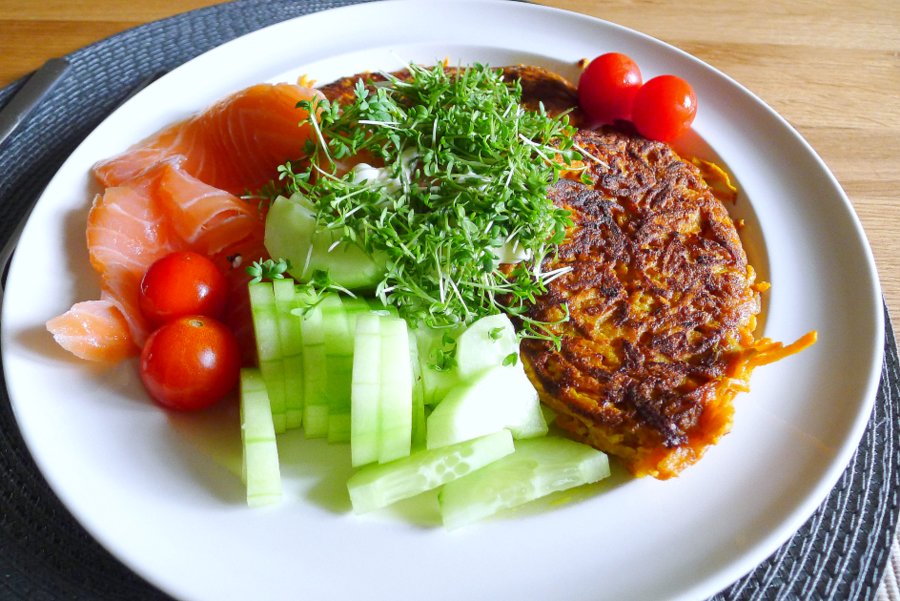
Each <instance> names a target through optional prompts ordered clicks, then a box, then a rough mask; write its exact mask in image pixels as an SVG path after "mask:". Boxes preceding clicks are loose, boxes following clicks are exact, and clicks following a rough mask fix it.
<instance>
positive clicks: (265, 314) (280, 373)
mask: <svg viewBox="0 0 900 601" xmlns="http://www.w3.org/2000/svg"><path fill="white" fill-rule="evenodd" d="M249 292H250V310H251V314H252V317H253V330H254V334H255V338H256V354H257V357H258V358H259V369H260V371H261V373H262V377H263V380H264V381H265V383H266V390H267V391H268V395H269V401H270V402H271V404H272V418H273V420H274V423H275V431H276V432H279V433H280V432H284V431H285V428H286V426H287V420H286V410H287V400H286V397H287V393H286V389H285V372H284V361H283V356H282V344H281V333H280V330H279V326H278V315H277V308H276V304H275V292H274V289H273V287H272V283H271V282H258V283H253V284H250V285H249Z"/></svg>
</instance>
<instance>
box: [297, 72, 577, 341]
mask: <svg viewBox="0 0 900 601" xmlns="http://www.w3.org/2000/svg"><path fill="white" fill-rule="evenodd" d="M409 74H410V76H409V78H408V79H399V78H397V77H395V76H393V75H390V74H385V77H386V81H381V82H376V83H371V82H370V87H367V86H366V84H365V83H364V82H363V81H362V80H360V81H358V82H357V84H356V87H355V99H354V100H353V102H352V103H350V104H348V105H345V106H341V105H339V104H338V103H332V102H329V101H328V100H326V99H322V98H317V99H315V100H313V101H303V102H300V103H299V104H298V106H299V107H302V108H304V109H306V110H307V111H308V112H309V115H310V117H309V118H308V119H307V121H308V123H309V124H310V126H311V128H312V131H313V132H315V133H314V135H313V136H311V137H312V138H313V139H312V140H310V141H309V142H307V148H306V152H307V155H308V156H309V158H310V163H309V164H310V165H311V167H309V168H308V169H306V170H303V171H298V172H295V171H294V169H293V167H292V165H291V164H290V163H287V164H285V165H283V166H282V167H280V168H279V174H280V179H281V180H282V181H283V182H284V184H285V191H286V193H288V194H293V193H300V194H302V195H304V196H306V197H307V198H308V199H309V200H310V201H312V203H313V204H314V206H315V207H316V208H317V209H318V213H317V222H318V224H319V227H321V228H328V229H331V230H333V231H336V232H338V233H339V234H340V236H341V237H342V239H343V240H351V241H355V242H357V243H358V244H360V245H361V246H362V247H363V248H364V249H365V250H366V251H367V252H369V253H370V254H374V253H376V252H378V253H383V254H384V255H386V256H387V262H386V264H387V269H386V273H385V275H384V278H383V279H382V280H381V282H380V283H379V284H378V285H377V287H376V290H375V294H376V296H377V297H379V298H380V299H381V300H382V302H384V303H385V304H393V305H395V306H396V307H397V309H398V310H399V312H400V314H401V315H402V316H404V317H405V318H407V320H409V321H411V322H413V323H415V322H416V321H418V320H422V321H424V322H425V323H426V324H428V325H430V326H434V327H442V326H450V325H454V324H457V323H460V322H463V323H468V322H471V321H473V320H475V319H477V318H479V317H482V316H485V315H490V314H494V313H497V312H506V313H509V314H511V315H514V316H518V317H519V319H520V321H521V322H522V326H523V328H524V335H526V336H532V337H540V338H550V339H552V338H551V337H549V336H548V335H547V331H546V329H545V328H544V326H545V325H547V324H544V323H541V322H535V321H533V320H531V319H529V318H527V317H526V316H525V315H524V312H525V311H526V309H527V308H528V305H529V304H531V303H533V302H534V300H535V297H536V296H538V295H540V294H542V293H543V292H545V291H546V284H547V283H548V282H549V281H550V280H551V279H552V278H553V277H557V276H559V275H561V273H563V272H564V271H557V272H553V273H542V272H541V262H542V261H543V260H544V258H545V257H547V256H548V255H551V254H552V253H554V252H555V251H556V247H557V246H558V245H559V244H560V243H561V242H562V241H563V239H564V237H565V232H566V228H567V227H568V226H569V225H571V220H570V217H569V213H568V211H566V210H564V209H561V208H558V207H556V206H555V205H554V204H553V203H552V202H551V201H550V199H549V198H548V196H547V192H548V189H549V187H550V186H551V185H552V184H553V183H554V182H556V181H557V180H558V179H559V177H560V174H561V172H562V171H563V170H567V169H568V170H571V169H573V167H572V163H573V162H574V161H577V160H579V159H580V158H581V157H580V155H579V154H578V153H577V152H576V151H575V149H574V148H573V141H572V136H573V134H574V131H575V130H574V128H573V127H571V126H570V125H569V123H568V117H567V116H566V115H560V116H557V117H550V116H548V115H547V114H546V112H545V111H544V108H543V105H541V107H540V110H539V111H537V112H535V111H529V110H527V109H525V108H524V107H523V106H522V105H521V103H520V100H521V96H522V90H521V86H520V84H519V82H518V81H505V80H504V78H503V74H502V71H501V70H499V69H492V68H490V67H487V66H484V65H477V64H476V65H472V66H468V67H466V68H463V69H446V68H445V67H444V66H443V65H442V64H438V65H436V66H434V67H433V68H425V67H421V66H416V65H410V66H409ZM359 153H366V154H368V155H370V156H372V157H374V159H373V160H372V161H371V162H374V163H379V164H383V172H381V175H382V176H381V177H377V178H372V177H370V178H368V179H367V178H365V177H360V174H359V173H358V172H356V171H353V170H351V171H350V172H349V173H344V172H343V171H345V170H346V167H344V168H343V169H342V167H341V161H342V160H344V159H347V158H349V157H353V156H356V155H358V154H359ZM370 173H371V171H370ZM507 243H510V244H516V245H517V247H518V248H517V250H519V254H520V256H525V257H527V258H526V259H525V260H523V261H521V262H519V263H516V264H514V265H510V266H508V267H507V272H506V273H504V271H502V270H501V269H500V267H499V265H500V260H499V258H498V256H497V255H496V254H495V253H496V251H497V250H498V249H500V248H501V247H503V246H504V244H507ZM521 251H524V252H521Z"/></svg>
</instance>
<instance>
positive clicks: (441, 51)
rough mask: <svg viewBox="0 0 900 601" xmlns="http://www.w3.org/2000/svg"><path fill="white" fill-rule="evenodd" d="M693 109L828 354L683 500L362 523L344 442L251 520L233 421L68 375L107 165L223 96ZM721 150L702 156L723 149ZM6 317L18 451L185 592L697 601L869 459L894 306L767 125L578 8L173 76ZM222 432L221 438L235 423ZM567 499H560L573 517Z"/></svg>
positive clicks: (710, 79) (427, 20) (13, 285)
mask: <svg viewBox="0 0 900 601" xmlns="http://www.w3.org/2000/svg"><path fill="white" fill-rule="evenodd" d="M613 50H615V51H620V52H625V53H627V54H629V55H631V56H632V57H633V58H634V59H635V60H636V61H637V62H638V64H640V66H641V69H642V70H643V73H644V76H645V78H646V79H649V78H650V77H652V76H654V75H657V74H661V73H677V74H679V75H681V76H682V77H684V78H686V79H687V80H688V81H690V82H691V83H692V84H693V86H694V88H695V89H696V91H697V95H698V97H699V103H700V111H699V115H698V117H697V121H696V123H695V126H694V130H695V134H696V135H694V136H693V137H692V138H691V139H690V140H689V144H688V145H689V146H691V147H693V148H694V149H696V150H697V151H698V152H701V153H703V154H708V155H710V156H713V154H712V152H713V151H714V153H715V154H716V155H718V156H719V157H720V159H721V160H722V161H723V162H724V163H725V164H726V165H727V167H728V168H729V169H730V171H731V172H732V173H733V174H734V175H735V178H736V180H737V183H738V185H739V186H740V189H741V192H742V194H741V198H740V200H739V201H738V203H737V204H736V205H735V207H734V211H735V213H736V214H738V215H740V216H744V217H746V218H747V219H748V227H747V229H746V232H745V233H746V239H747V244H748V247H749V249H750V252H751V257H752V259H753V260H754V261H755V263H756V264H757V266H758V267H759V269H760V271H761V272H762V273H763V275H764V277H765V278H767V279H769V280H770V281H771V283H772V286H773V287H772V290H771V292H770V293H769V294H768V297H767V317H766V321H765V334H766V335H768V336H771V337H774V338H776V339H779V340H784V341H791V340H793V339H795V338H797V337H798V336H800V335H801V334H803V333H804V332H806V331H807V330H810V329H818V331H819V335H820V341H819V343H818V344H817V345H815V347H813V348H811V349H809V350H807V351H805V352H803V353H802V354H800V355H798V356H794V357H791V358H789V359H786V360H784V361H782V362H779V363H777V364H775V365H771V366H768V367H764V368H760V369H759V370H758V371H757V372H756V373H755V374H754V376H753V380H752V388H753V390H752V392H751V393H750V394H745V395H741V396H739V397H738V399H737V415H736V420H735V427H734V431H733V432H732V433H731V434H730V435H728V436H727V437H725V439H724V440H723V441H722V442H721V443H720V444H719V445H718V446H717V447H715V448H713V449H712V450H711V451H710V452H709V453H708V454H707V456H706V457H705V458H704V459H703V461H701V462H700V463H699V464H698V465H696V466H695V467H692V468H690V469H688V470H687V471H686V472H684V474H683V475H682V476H681V477H679V478H677V479H675V480H671V481H667V482H658V481H655V480H652V479H642V480H631V479H628V478H618V479H617V481H616V482H613V483H611V484H606V485H604V486H600V487H597V488H592V489H590V490H589V491H587V492H585V493H579V494H576V495H572V496H570V497H569V498H568V499H567V500H568V502H563V503H560V502H556V503H554V504H553V507H552V510H546V508H541V506H540V504H539V506H538V508H532V509H528V510H526V511H522V512H519V513H518V514H517V515H515V516H512V517H510V516H507V517H503V518H498V519H494V520H491V521H487V522H485V523H482V524H480V525H477V526H474V527H470V528H467V529H463V530H460V531H454V532H451V533H448V532H445V531H444V530H443V529H442V528H441V527H438V526H436V520H437V518H436V514H435V512H434V506H433V501H434V499H433V498H428V499H425V500H424V501H418V502H412V503H406V504H402V506H401V507H400V508H399V509H398V510H396V511H385V512H383V513H380V514H378V515H371V516H367V517H356V516H354V515H352V514H351V513H350V512H349V503H348V501H347V499H346V496H345V494H344V491H343V479H344V478H345V477H346V475H347V473H348V468H347V467H346V463H347V458H348V453H347V450H346V447H340V446H329V445H327V444H326V443H324V442H321V441H304V440H303V439H302V436H290V437H287V438H286V439H285V440H284V441H283V442H284V444H283V447H282V451H283V454H284V455H288V457H286V458H285V464H286V465H285V467H284V471H285V477H286V500H285V502H284V503H283V504H281V505H280V506H278V507H275V508H271V509H263V510H251V509H248V508H246V507H245V506H244V505H243V503H242V489H241V484H240V481H239V478H238V477H237V475H236V474H235V466H239V465H240V463H239V461H240V460H239V445H238V430H237V426H236V421H235V416H234V414H233V413H231V412H229V411H226V410H223V411H220V412H219V414H217V415H212V416H208V417H205V418H202V419H192V418H190V417H185V416H170V415H167V414H166V413H164V412H163V411H160V410H158V409H157V408H156V407H154V406H152V405H151V404H150V403H149V402H148V401H147V399H146V398H145V395H144V393H143V390H142V388H141V385H140V383H139V381H138V379H137V377H136V372H135V366H134V365H133V364H126V365H122V366H119V367H117V368H113V369H101V368H92V367H91V366H88V365H85V364H84V363H81V362H78V361H76V360H73V359H71V358H70V357H67V356H66V355H65V353H64V352H63V351H61V350H59V349H58V348H57V347H56V346H54V344H53V343H52V341H51V339H50V337H49V336H48V335H47V334H46V332H45V331H44V329H43V323H44V322H45V320H47V319H48V318H49V317H52V316H54V315H56V314H58V313H60V312H62V311H63V310H65V309H66V308H68V307H69V306H70V305H71V304H72V303H73V302H74V301H77V300H83V299H88V298H92V297H95V296H96V294H97V288H98V284H97V278H96V277H95V275H94V274H93V273H92V272H91V270H90V268H89V266H88V261H87V253H86V250H85V248H84V243H83V239H84V238H83V236H84V224H85V218H86V215H87V209H88V206H89V200H90V192H91V188H90V184H89V176H88V171H89V168H90V166H91V164H92V163H93V162H94V161H95V160H98V159H100V158H104V157H107V156H110V155H112V154H114V153H116V152H118V151H120V150H122V149H123V148H125V147H127V146H128V145H130V144H132V143H134V142H136V141H138V140H139V139H141V138H143V137H145V136H147V135H149V134H151V133H153V132H154V131H156V130H158V129H159V128H161V127H162V126H164V125H166V124H169V123H171V122H173V121H175V120H177V119H179V118H182V117H184V116H186V115H188V114H190V113H192V112H195V111H198V110H200V109H202V108H204V107H205V106H206V105H208V104H210V103H211V102H213V101H215V100H216V99H218V98H220V97H222V96H224V95H226V94H228V93H229V92H232V91H235V90H237V89H239V88H242V87H244V86H246V85H250V84H253V83H257V82H259V81H264V80H270V81H278V80H291V79H293V78H294V77H296V76H297V75H298V74H299V73H308V74H309V75H310V76H312V77H313V78H315V79H317V80H319V81H322V82H325V81H328V80H330V79H333V78H336V77H339V76H342V75H346V74H350V73H354V72H357V71H360V70H365V69H376V68H389V69H392V68H397V67H400V66H402V64H403V62H404V61H409V60H414V61H422V62H433V61H435V60H437V59H442V58H444V57H449V59H450V61H451V62H453V63H456V62H462V63H466V62H470V61H475V60H477V61H481V62H487V63H490V64H494V65H502V64H508V63H516V62H526V63H536V64H540V65H545V66H549V67H551V68H554V69H557V70H559V71H561V72H563V73H565V74H568V75H569V76H572V77H574V76H575V73H576V71H575V67H574V63H575V62H576V61H577V60H578V59H579V58H582V57H592V56H595V55H597V54H600V53H602V52H606V51H613ZM703 141H705V142H706V143H707V144H708V146H706V145H705V144H704V143H703ZM8 290H9V291H8V293H7V296H6V299H5V304H4V307H3V319H2V328H3V330H2V345H3V353H4V354H3V364H4V366H5V369H6V378H7V382H8V386H9V391H10V396H11V400H12V403H13V408H14V410H15V414H16V417H17V420H18V423H19V425H20V427H21V429H22V432H23V434H24V437H25V440H26V442H27V444H28V446H29V449H30V450H31V452H32V454H33V455H34V458H35V460H36V461H37V463H38V465H39V467H40V469H41V470H42V472H43V474H44V475H45V476H46V478H47V480H48V481H49V483H50V485H51V486H52V487H53V490H54V491H55V492H56V493H57V494H58V495H59V497H60V498H61V499H62V500H63V502H64V503H65V504H66V506H67V507H68V508H69V509H70V510H71V511H72V513H73V514H74V515H75V516H76V517H77V518H78V519H79V520H80V521H81V522H82V523H83V524H84V525H85V526H86V527H87V529H88V530H89V531H90V532H91V533H92V534H93V535H94V536H95V537H96V538H97V539H98V540H99V541H100V542H101V543H102V544H103V545H105V546H106V547H107V548H108V549H109V550H110V551H111V552H112V553H113V554H115V555H116V556H117V557H119V558H120V559H121V560H122V561H124V562H125V563H126V564H127V565H128V566H130V567H131V568H133V569H134V570H135V571H137V572H138V573H140V574H141V575H142V576H144V577H145V578H147V579H148V580H149V581H150V582H152V583H153V584H155V585H157V586H159V587H160V588H162V589H163V590H165V591H167V592H168V593H170V594H172V595H174V596H175V597H178V598H183V599H198V600H199V599H209V600H215V601H222V600H226V599H278V598H300V597H302V598H308V599H326V598H336V599H351V598H365V599H372V600H379V599H398V598H429V599H433V600H435V601H437V600H440V599H467V600H475V599H485V600H488V599H490V600H496V599H567V600H568V601H576V600H581V599H600V598H603V599H656V598H678V599H698V598H702V597H704V596H707V595H711V594H714V593H715V592H717V591H718V590H720V589H722V588H723V587H725V586H727V585H728V584H729V583H731V582H732V581H734V580H735V579H737V578H738V577H740V576H741V575H743V574H744V573H746V572H748V571H749V570H751V569H752V568H753V567H755V566H756V565H757V564H758V563H759V562H761V561H762V560H764V559H765V558H766V557H767V556H768V555H769V554H770V553H772V552H773V551H774V550H775V549H776V548H777V546H778V545H779V544H781V543H782V542H784V541H785V540H786V539H787V538H788V537H789V536H790V535H791V534H792V533H793V532H794V531H795V530H796V529H797V528H798V527H799V526H800V525H801V524H802V522H803V521H804V520H805V519H806V518H807V517H808V516H809V515H811V513H812V512H813V511H814V510H815V508H816V507H817V506H818V504H819V503H820V502H821V501H823V500H824V498H825V496H826V495H827V493H828V492H829V490H830V489H831V488H832V486H833V485H834V483H835V482H836V481H837V479H838V477H839V475H840V474H841V472H842V470H843V469H844V467H845V466H846V464H847V463H848V461H849V459H850V457H851V454H852V452H853V450H854V449H855V448H856V446H857V444H858V441H859V439H860V437H861V435H862V432H863V430H864V427H865V424H866V422H867V419H868V417H869V414H870V410H871V405H872V402H873V399H874V396H875V392H876V388H877V384H878V377H879V369H880V365H881V348H882V347H881V341H882V333H883V324H882V313H881V295H880V291H879V285H878V281H877V276H876V273H875V269H874V264H873V260H872V257H871V253H870V250H869V248H868V246H867V243H866V240H865V237H864V235H863V232H862V230H861V228H860V225H859V222H858V221H857V219H856V217H855V215H854V213H853V211H852V209H851V207H850V204H849V202H848V201H847V198H846V197H845V195H844V194H843V192H842V191H841V189H840V188H839V186H838V184H837V183H836V181H835V180H834V178H833V177H832V176H831V175H830V174H829V172H828V171H827V169H826V168H825V166H824V165H823V163H822V162H821V160H820V159H819V158H818V157H817V156H816V155H815V153H814V152H813V151H812V150H811V149H810V148H809V146H808V145H807V144H806V143H805V142H804V141H803V140H802V139H801V138H800V137H799V136H798V135H797V134H796V133H795V132H794V131H793V130H792V129H791V128H790V127H789V126H788V125H787V124H786V123H785V122H784V120H782V119H781V118H780V117H779V116H778V115H776V114H775V113H774V112H773V111H772V110H770V109H769V108H767V107H766V106H765V105H764V104H763V103H762V102H760V101H759V100H758V99H757V98H755V97H754V96H753V95H751V94H750V93H749V92H748V91H747V90H745V89H743V88H742V87H740V86H739V85H738V84H736V83H735V82H733V81H732V80H730V79H729V78H727V77H726V76H724V75H722V74H721V73H719V72H717V71H715V70H714V69H712V68H710V67H708V66H707V65H705V64H703V63H701V62H700V61H698V60H696V59H694V58H692V57H690V56H688V55H686V54H684V53H683V52H680V51H678V50H676V49H674V48H672V47H670V46H667V45H665V44H662V43H660V42H658V41H656V40H653V39H651V38H649V37H647V36H644V35H641V34H639V33H635V32H633V31H630V30H626V29H624V28H621V27H617V26H615V25H611V24H609V23H605V22H601V21H599V20H596V19H592V18H588V17H584V16H581V15H577V14H571V13H566V12H561V11H557V10H551V9H547V8H543V7H538V6H532V5H527V4H519V3H506V2H489V1H472V2H468V1H467V2H450V3H448V2H440V3H433V4H429V5H428V6H427V7H426V6H425V5H423V3H422V2H412V3H406V2H397V3H388V4H369V5H359V6H354V7H351V8H346V9H339V10H334V11H329V12H323V13H318V14H314V15H311V16H308V17H303V18H300V19H296V20H292V21H288V22H285V23H281V24H278V25H275V26H273V27H269V28H267V29H264V30H262V31H258V32H256V33H253V34H250V35H247V36H245V37H243V38H240V39H238V40H235V41H233V42H231V43H228V44H225V45H224V46H222V47H220V48H217V49H215V50H213V51H212V52H209V53H208V54H205V55H203V56H201V57H199V58H197V59H196V60H193V61H191V62H190V63H188V64H186V65H184V66H183V67H181V68H179V69H177V70H175V71H173V72H172V73H170V74H169V75H167V76H166V77H164V78H163V79H161V80H160V81H158V82H156V83H155V84H154V85H153V86H151V87H150V88H148V89H147V90H145V91H144V92H143V93H141V94H140V95H138V96H137V97H135V98H134V99H132V100H131V101H130V102H128V103H127V104H126V105H125V106H123V107H122V108H121V109H120V110H119V111H117V112H116V113H115V114H114V115H112V116H111V117H109V119H107V120H106V121H104V123H103V124H101V125H100V126H99V127H98V128H97V129H96V131H94V132H93V133H92V134H91V135H90V136H89V137H88V138H87V139H86V140H85V141H84V143H83V144H82V145H81V146H80V147H79V148H78V149H77V150H76V151H75V152H74V153H73V154H72V156H71V157H70V158H69V160H68V161H67V162H66V163H65V165H63V167H62V168H61V169H60V171H59V173H58V174H57V175H56V177H55V178H54V179H53V181H52V182H51V184H50V186H49V187H48V188H47V190H46V192H45V193H44V195H43V197H42V198H41V201H40V203H39V204H38V205H37V207H36V209H35V211H34V213H33V215H32V217H31V219H30V221H29V223H28V226H27V228H26V229H25V232H24V235H23V237H22V240H21V244H20V246H19V250H18V252H17V253H16V257H15V261H14V263H13V265H12V269H11V272H10V276H9V288H8ZM217 428H219V429H218V430H217ZM556 501H559V499H556Z"/></svg>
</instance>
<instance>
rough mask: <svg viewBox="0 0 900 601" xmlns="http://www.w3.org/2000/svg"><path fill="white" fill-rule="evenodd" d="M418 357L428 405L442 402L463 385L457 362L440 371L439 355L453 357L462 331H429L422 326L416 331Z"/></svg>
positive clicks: (429, 329)
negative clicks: (453, 389)
mask: <svg viewBox="0 0 900 601" xmlns="http://www.w3.org/2000/svg"><path fill="white" fill-rule="evenodd" d="M413 331H414V332H415V336H416V347H417V354H418V357H419V376H420V378H421V379H422V384H421V386H422V399H423V402H424V404H426V405H436V404H438V403H439V402H441V401H442V400H443V399H444V397H445V396H446V395H447V393H448V392H449V391H450V389H451V388H453V387H454V386H455V385H457V384H459V383H460V377H459V372H458V371H457V369H456V367H455V360H454V361H450V362H449V365H447V366H446V367H445V368H444V369H437V368H436V363H437V355H438V354H439V353H451V354H452V353H453V352H454V351H453V349H454V347H455V345H456V338H457V337H458V336H459V334H460V332H461V329H460V328H440V329H438V328H429V327H428V326H426V325H424V324H419V326H418V327H417V328H415V330H413Z"/></svg>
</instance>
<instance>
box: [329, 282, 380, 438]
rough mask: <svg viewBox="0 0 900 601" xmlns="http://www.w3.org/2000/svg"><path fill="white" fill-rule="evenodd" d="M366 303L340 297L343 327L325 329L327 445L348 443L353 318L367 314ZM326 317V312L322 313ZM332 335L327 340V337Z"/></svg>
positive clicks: (361, 300) (353, 334) (354, 331)
mask: <svg viewBox="0 0 900 601" xmlns="http://www.w3.org/2000/svg"><path fill="white" fill-rule="evenodd" d="M324 310H325V309H324V308H323V311H324ZM368 311H369V305H368V303H367V302H366V301H365V300H363V299H361V298H358V297H357V298H354V297H351V296H343V297H341V312H342V313H343V323H344V325H346V328H343V327H340V328H335V329H334V330H333V332H332V331H331V330H329V328H327V327H326V338H325V355H326V363H327V369H328V396H329V399H328V442H349V441H350V405H351V401H350V394H351V381H352V379H353V346H354V336H355V335H356V319H357V317H359V314H360V313H363V312H368ZM325 317H326V319H327V318H328V316H327V313H326V314H325ZM332 335H333V336H334V338H333V340H331V341H329V337H331V336H332Z"/></svg>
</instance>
